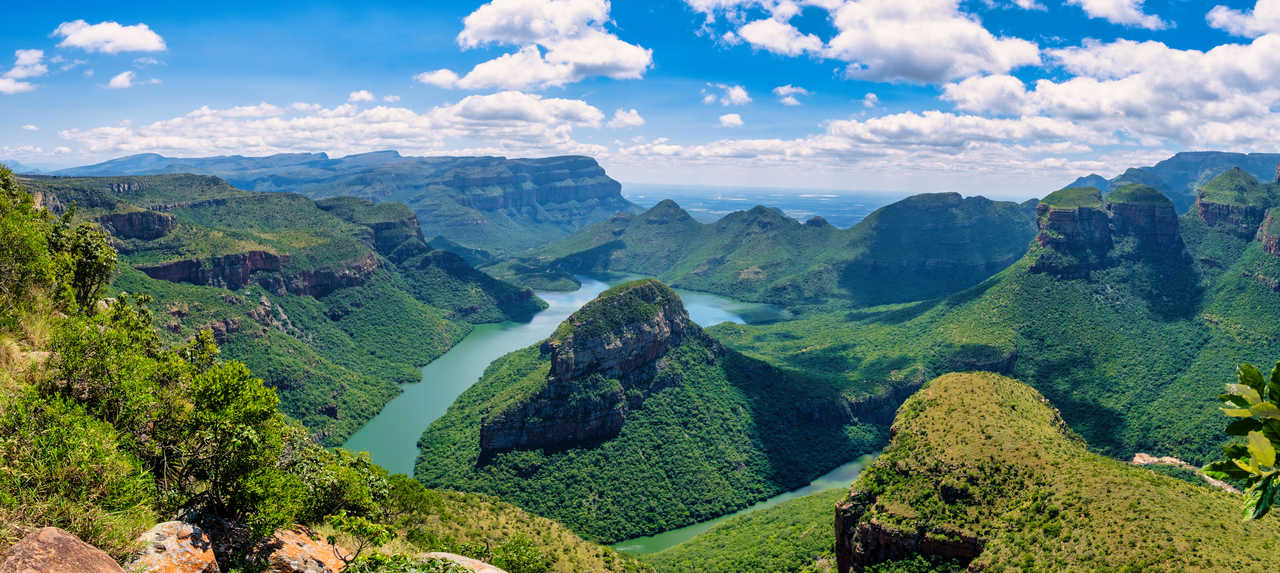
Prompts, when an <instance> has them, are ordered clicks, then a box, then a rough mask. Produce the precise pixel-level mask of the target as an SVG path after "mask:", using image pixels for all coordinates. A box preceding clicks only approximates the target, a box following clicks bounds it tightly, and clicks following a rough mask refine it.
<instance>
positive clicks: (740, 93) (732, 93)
mask: <svg viewBox="0 0 1280 573" xmlns="http://www.w3.org/2000/svg"><path fill="white" fill-rule="evenodd" d="M716 92H719V95H717V93H716ZM717 102H719V104H720V105H723V106H726V107H727V106H731V105H747V104H749V103H751V96H750V95H749V94H748V93H747V89H746V88H744V87H742V86H738V85H729V84H711V83H709V84H707V87H705V88H702V103H705V104H707V105H711V104H714V103H717Z"/></svg>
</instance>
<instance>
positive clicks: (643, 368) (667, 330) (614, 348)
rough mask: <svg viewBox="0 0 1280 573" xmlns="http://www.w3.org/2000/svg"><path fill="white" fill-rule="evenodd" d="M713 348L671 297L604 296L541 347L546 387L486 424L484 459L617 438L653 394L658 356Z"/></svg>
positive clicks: (631, 292) (657, 288)
mask: <svg viewBox="0 0 1280 573" xmlns="http://www.w3.org/2000/svg"><path fill="white" fill-rule="evenodd" d="M691 337H696V338H698V339H699V340H702V341H705V342H706V343H707V345H708V347H709V348H711V350H710V353H711V354H709V356H708V359H709V360H714V354H715V353H716V352H718V346H717V345H716V343H715V342H714V341H712V340H711V339H710V338H709V337H707V336H706V335H705V334H703V332H702V329H701V328H699V327H698V326H697V325H696V324H694V323H693V321H692V320H691V319H690V318H689V314H688V312H687V311H685V309H684V305H683V304H681V302H680V299H679V297H677V296H676V294H675V292H674V291H672V290H671V289H670V288H668V287H667V286H665V285H663V284H662V283H660V282H658V281H656V280H653V279H648V280H642V281H636V282H632V283H628V284H625V285H622V286H619V287H615V288H614V289H610V290H609V291H607V292H605V293H604V294H602V295H601V296H600V297H599V298H597V299H596V300H594V301H592V302H590V303H588V304H587V305H586V306H584V307H582V309H580V310H579V311H578V312H575V313H574V314H573V315H572V316H570V317H569V318H568V320H566V321H565V322H564V323H563V324H561V325H560V327H559V328H557V329H556V332H555V333H554V334H552V336H551V337H550V338H549V339H547V340H546V341H544V342H543V343H542V346H541V352H542V355H543V356H544V357H546V358H547V359H548V360H549V361H550V363H551V366H550V372H549V373H548V375H547V378H546V384H545V385H544V386H543V387H542V388H541V389H539V390H538V391H536V392H535V393H533V394H532V395H531V396H529V397H528V398H526V399H524V400H521V401H519V402H517V403H516V404H514V405H512V406H511V407H509V408H507V409H506V410H504V411H501V412H498V413H495V414H493V415H491V416H489V417H488V418H487V419H485V420H484V421H483V423H482V425H481V429H480V448H481V450H482V452H484V453H485V454H492V453H494V452H499V451H505V450H512V449H531V448H556V447H562V446H570V445H579V444H584V443H591V442H597V441H601V440H606V439H609V438H611V437H613V436H615V435H617V433H618V431H619V430H621V429H622V425H623V423H624V422H625V421H626V419H627V414H628V413H629V411H630V410H631V409H632V408H635V407H638V406H639V405H640V403H642V402H643V400H644V398H645V397H646V396H647V395H648V394H650V393H652V392H654V391H656V390H657V388H653V387H651V385H650V384H648V383H649V382H651V381H652V380H653V378H654V376H655V375H656V374H657V372H658V370H659V369H661V367H662V360H661V359H662V357H663V356H665V355H666V353H667V352H668V351H669V350H670V349H672V348H674V347H676V346H679V345H680V344H681V343H682V342H683V341H684V340H686V339H687V338H691Z"/></svg>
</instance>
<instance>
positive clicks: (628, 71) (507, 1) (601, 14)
mask: <svg viewBox="0 0 1280 573" xmlns="http://www.w3.org/2000/svg"><path fill="white" fill-rule="evenodd" d="M609 8H610V6H609V2H608V1H607V0H491V1H490V2H489V3H487V4H484V5H483V6H481V7H479V8H477V9H476V10H475V11H474V12H472V13H471V14H470V15H468V16H467V17H466V18H464V19H463V29H462V32H460V33H459V34H458V37H457V41H458V45H459V46H461V47H462V48H463V49H473V48H480V47H484V46H490V45H496V46H518V47H519V49H518V50H516V51H515V52H511V53H507V54H503V55H502V56H499V57H497V58H494V59H492V60H489V61H487V62H483V63H481V64H479V65H477V66H475V67H474V68H472V70H471V71H470V72H467V73H466V74H463V75H459V74H458V73H456V72H454V71H452V70H444V69H442V70H434V71H430V72H423V73H421V74H418V75H417V76H415V79H416V80H417V81H419V82H421V83H424V84H429V85H434V86H436V87H441V88H458V89H468V90H479V89H490V88H501V89H545V88H549V87H558V86H563V85H566V84H570V83H574V82H578V81H581V80H583V79H585V78H588V77H593V76H604V77H608V78H613V79H637V78H640V77H643V76H644V73H645V71H647V70H648V69H649V67H650V66H651V65H652V64H653V52H652V50H649V49H646V48H643V47H641V46H638V45H635V44H631V43H628V42H625V41H623V40H621V39H619V38H618V37H617V36H616V35H615V34H613V33H612V32H610V31H608V30H607V29H606V28H605V24H606V23H607V22H609Z"/></svg>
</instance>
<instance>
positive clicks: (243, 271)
mask: <svg viewBox="0 0 1280 573" xmlns="http://www.w3.org/2000/svg"><path fill="white" fill-rule="evenodd" d="M286 260H287V257H281V256H278V255H276V254H274V253H268V252H266V251H248V252H245V253H237V254H233V255H223V256H221V257H213V258H210V259H204V260H201V259H182V260H178V261H173V262H168V263H162V264H159V265H151V266H139V267H138V270H140V271H142V272H144V273H146V274H147V276H149V277H151V278H153V279H159V280H163V281H169V282H179V283H191V284H197V285H209V286H220V287H226V288H229V289H239V288H241V287H243V286H245V285H247V284H249V282H250V280H251V279H252V278H253V274H254V273H257V272H260V271H266V272H280V269H281V268H282V266H283V264H284V263H285V261H286Z"/></svg>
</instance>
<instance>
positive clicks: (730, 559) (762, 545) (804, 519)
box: [641, 489, 847, 573]
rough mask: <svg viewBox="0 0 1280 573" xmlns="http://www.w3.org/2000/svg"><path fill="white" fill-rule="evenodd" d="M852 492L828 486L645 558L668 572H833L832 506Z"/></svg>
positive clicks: (718, 526) (647, 561)
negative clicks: (827, 488) (830, 488)
mask: <svg viewBox="0 0 1280 573" xmlns="http://www.w3.org/2000/svg"><path fill="white" fill-rule="evenodd" d="M846 493H847V490H845V489H832V490H827V491H824V492H820V493H815V494H813V495H807V496H805V497H801V498H797V499H793V500H789V501H785V502H782V503H780V504H778V505H776V506H774V507H770V508H767V509H762V510H760V511H755V512H751V513H748V514H746V515H740V516H737V517H734V518H732V519H729V520H727V521H725V522H724V523H721V524H719V525H717V526H715V527H713V528H711V529H710V530H708V531H707V532H706V533H703V534H701V535H699V536H697V537H695V538H693V539H691V540H689V541H686V542H684V543H681V544H680V545H677V546H675V547H672V548H670V549H667V550H665V551H661V552H659V553H654V554H651V555H645V556H642V557H641V559H642V560H644V561H645V562H646V563H650V564H652V565H653V566H654V567H656V568H657V569H658V570H659V571H663V572H664V573H665V572H668V571H669V572H672V573H674V572H689V573H696V572H700V571H735V572H739V573H746V572H750V571H758V572H760V573H810V572H819V571H831V570H833V569H834V565H835V556H834V554H833V553H832V551H831V548H832V542H831V508H832V507H833V506H834V505H835V503H836V502H837V501H839V500H840V499H841V498H843V497H844V496H845V494H846Z"/></svg>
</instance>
